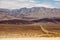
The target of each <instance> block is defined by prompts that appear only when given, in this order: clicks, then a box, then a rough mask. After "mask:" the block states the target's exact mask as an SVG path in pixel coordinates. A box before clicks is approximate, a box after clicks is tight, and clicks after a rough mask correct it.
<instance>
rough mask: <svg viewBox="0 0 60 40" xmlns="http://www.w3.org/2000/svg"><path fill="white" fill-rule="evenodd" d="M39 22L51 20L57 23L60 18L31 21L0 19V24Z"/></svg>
mask: <svg viewBox="0 0 60 40" xmlns="http://www.w3.org/2000/svg"><path fill="white" fill-rule="evenodd" d="M40 22H43V23H44V22H51V23H59V22H60V18H43V19H37V20H32V21H27V20H18V19H14V20H2V21H0V24H32V23H40Z"/></svg>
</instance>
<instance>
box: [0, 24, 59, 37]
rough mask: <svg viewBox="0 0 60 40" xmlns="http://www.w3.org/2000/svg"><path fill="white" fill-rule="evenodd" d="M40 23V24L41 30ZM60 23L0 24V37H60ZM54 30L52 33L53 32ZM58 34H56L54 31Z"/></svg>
mask: <svg viewBox="0 0 60 40" xmlns="http://www.w3.org/2000/svg"><path fill="white" fill-rule="evenodd" d="M40 25H42V27H43V29H45V30H47V31H48V33H46V32H45V30H42V29H41V27H40ZM59 28H60V24H53V23H52V24H51V23H48V24H47V23H38V24H28V25H27V24H25V25H14V24H0V37H60V34H59V32H60V29H59ZM53 32H54V33H53ZM55 32H56V33H58V34H56V33H55Z"/></svg>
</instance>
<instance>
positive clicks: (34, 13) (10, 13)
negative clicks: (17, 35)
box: [0, 7, 60, 21]
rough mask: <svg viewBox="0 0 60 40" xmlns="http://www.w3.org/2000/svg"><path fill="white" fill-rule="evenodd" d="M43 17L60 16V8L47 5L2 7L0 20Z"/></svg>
mask: <svg viewBox="0 0 60 40" xmlns="http://www.w3.org/2000/svg"><path fill="white" fill-rule="evenodd" d="M43 18H59V19H60V9H57V8H45V7H32V8H25V7H24V8H20V9H4V8H0V21H1V20H12V19H21V20H29V21H31V20H39V19H43Z"/></svg>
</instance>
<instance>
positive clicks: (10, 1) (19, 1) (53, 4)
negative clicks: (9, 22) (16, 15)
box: [0, 0, 60, 9]
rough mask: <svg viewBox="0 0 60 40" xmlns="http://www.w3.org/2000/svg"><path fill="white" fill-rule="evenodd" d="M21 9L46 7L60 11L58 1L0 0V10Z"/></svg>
mask: <svg viewBox="0 0 60 40" xmlns="http://www.w3.org/2000/svg"><path fill="white" fill-rule="evenodd" d="M23 7H26V8H31V7H46V8H59V9H60V0H0V8H6V9H18V8H23Z"/></svg>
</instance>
